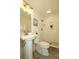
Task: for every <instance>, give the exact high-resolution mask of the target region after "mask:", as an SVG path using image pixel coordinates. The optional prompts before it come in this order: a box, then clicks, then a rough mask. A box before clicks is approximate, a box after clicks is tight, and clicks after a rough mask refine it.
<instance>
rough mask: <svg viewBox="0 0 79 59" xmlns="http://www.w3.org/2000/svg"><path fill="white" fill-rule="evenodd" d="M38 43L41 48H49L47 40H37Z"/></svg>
mask: <svg viewBox="0 0 79 59" xmlns="http://www.w3.org/2000/svg"><path fill="white" fill-rule="evenodd" d="M39 45H40V47H42V48H49V43H48V42H44V41H41V42H39Z"/></svg>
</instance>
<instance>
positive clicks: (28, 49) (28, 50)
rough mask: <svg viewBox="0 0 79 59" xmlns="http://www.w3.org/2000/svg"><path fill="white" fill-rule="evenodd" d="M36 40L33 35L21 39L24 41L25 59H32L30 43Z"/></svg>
mask: <svg viewBox="0 0 79 59" xmlns="http://www.w3.org/2000/svg"><path fill="white" fill-rule="evenodd" d="M35 38H36V35H35V34H28V35H26V36H24V37H23V39H25V41H26V45H25V47H26V51H25V53H26V59H33V55H32V49H33V48H32V41H33V40H34V39H35Z"/></svg>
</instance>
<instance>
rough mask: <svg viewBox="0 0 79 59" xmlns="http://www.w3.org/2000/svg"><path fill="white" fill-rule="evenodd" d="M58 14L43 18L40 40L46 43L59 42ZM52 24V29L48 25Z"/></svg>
mask: <svg viewBox="0 0 79 59" xmlns="http://www.w3.org/2000/svg"><path fill="white" fill-rule="evenodd" d="M58 17H59V16H58V14H57V13H54V14H51V15H48V16H46V17H45V18H44V22H43V38H42V40H45V41H48V42H59V35H58V33H59V32H58V31H59V28H58V26H59V24H58V23H59V18H58ZM51 24H53V28H50V25H51Z"/></svg>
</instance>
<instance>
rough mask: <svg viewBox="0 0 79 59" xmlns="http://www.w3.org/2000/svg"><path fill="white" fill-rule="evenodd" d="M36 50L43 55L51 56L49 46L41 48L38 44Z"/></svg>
mask: <svg viewBox="0 0 79 59" xmlns="http://www.w3.org/2000/svg"><path fill="white" fill-rule="evenodd" d="M36 51H37V52H38V53H39V54H41V55H44V56H49V52H48V49H47V48H41V47H39V46H38V45H36Z"/></svg>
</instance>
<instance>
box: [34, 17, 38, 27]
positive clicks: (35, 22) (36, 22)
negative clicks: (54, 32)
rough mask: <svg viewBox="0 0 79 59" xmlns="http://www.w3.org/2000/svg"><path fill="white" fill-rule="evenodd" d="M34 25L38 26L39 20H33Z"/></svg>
mask: <svg viewBox="0 0 79 59" xmlns="http://www.w3.org/2000/svg"><path fill="white" fill-rule="evenodd" d="M33 25H34V26H38V20H37V19H36V18H34V19H33Z"/></svg>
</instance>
